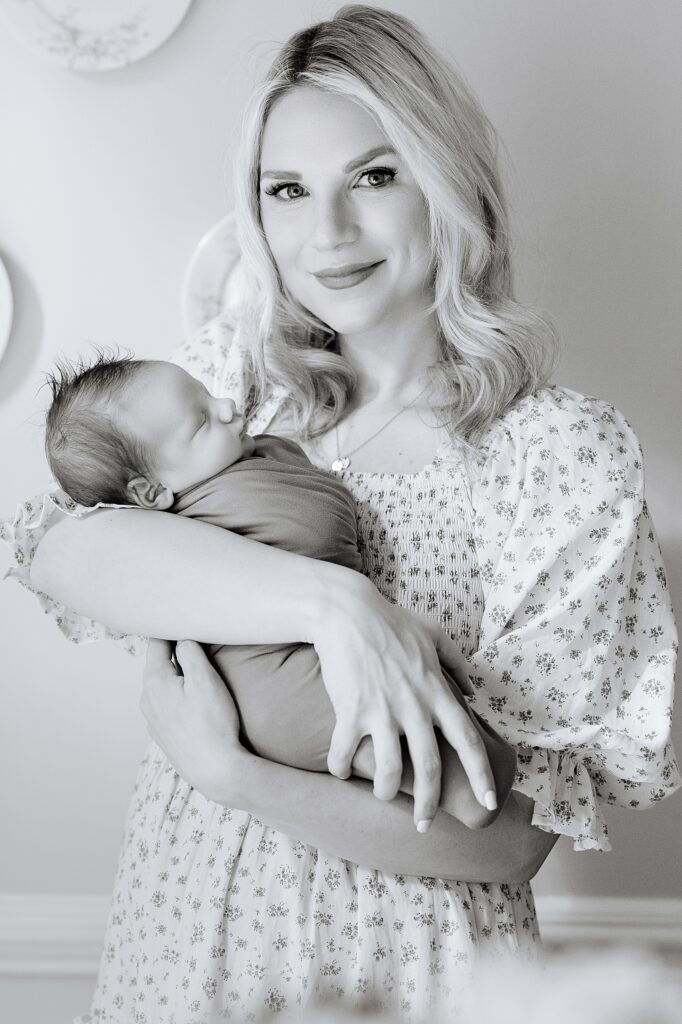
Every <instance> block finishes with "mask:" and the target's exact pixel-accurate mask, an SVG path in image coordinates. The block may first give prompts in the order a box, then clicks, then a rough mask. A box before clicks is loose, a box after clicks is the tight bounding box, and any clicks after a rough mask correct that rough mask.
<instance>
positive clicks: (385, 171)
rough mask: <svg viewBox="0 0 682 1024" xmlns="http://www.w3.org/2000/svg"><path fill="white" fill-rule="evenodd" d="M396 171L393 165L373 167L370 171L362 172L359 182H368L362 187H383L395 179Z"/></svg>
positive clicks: (361, 186)
mask: <svg viewBox="0 0 682 1024" xmlns="http://www.w3.org/2000/svg"><path fill="white" fill-rule="evenodd" d="M396 173H397V172H396V171H395V170H394V169H393V168H392V167H371V168H370V169H369V170H368V171H363V172H362V174H361V175H360V177H359V178H358V182H361V181H364V182H365V183H366V184H365V185H360V188H383V187H384V186H385V185H389V184H390V183H391V182H392V181H393V179H394V178H395V176H396Z"/></svg>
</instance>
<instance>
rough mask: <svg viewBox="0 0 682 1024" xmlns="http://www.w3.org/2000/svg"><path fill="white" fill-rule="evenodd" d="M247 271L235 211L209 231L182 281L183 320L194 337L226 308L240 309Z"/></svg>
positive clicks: (188, 333)
mask: <svg viewBox="0 0 682 1024" xmlns="http://www.w3.org/2000/svg"><path fill="white" fill-rule="evenodd" d="M243 281H244V278H243V272H242V264H241V261H240V253H239V246H238V244H237V234H236V229H235V217H234V214H233V213H230V214H228V215H227V217H223V218H222V220H219V221H218V223H217V224H214V226H213V227H212V228H211V229H210V231H207V232H206V234H205V235H204V237H203V238H202V239H201V241H200V242H199V244H198V246H197V247H196V249H195V250H194V254H193V255H192V258H191V260H190V261H189V265H188V267H187V270H186V272H185V279H184V281H183V284H182V322H183V325H184V328H185V333H186V334H187V335H188V336H190V335H192V334H195V333H196V332H197V331H198V330H200V329H201V328H202V327H203V326H204V324H206V323H208V321H209V320H212V319H213V317H214V316H217V315H218V313H220V312H221V311H222V310H223V309H237V308H238V307H239V305H240V303H241V297H242V294H243Z"/></svg>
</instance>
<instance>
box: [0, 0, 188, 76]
mask: <svg viewBox="0 0 682 1024" xmlns="http://www.w3.org/2000/svg"><path fill="white" fill-rule="evenodd" d="M191 2H192V0H115V2H112V0H3V2H2V4H0V11H2V13H3V14H4V15H5V17H6V18H8V20H9V23H10V25H11V26H12V27H13V28H14V29H15V31H16V32H17V33H18V34H19V35H20V36H21V38H22V39H23V40H24V42H26V43H27V44H28V45H29V46H30V47H31V49H33V50H37V51H38V52H39V53H40V54H41V55H42V56H44V57H47V58H48V59H49V60H52V61H56V63H57V64H61V65H62V67H66V68H70V69H71V70H72V71H111V70H113V69H114V68H120V67H124V66H125V65H126V64H132V63H133V62H134V61H136V60H140V58H141V57H146V56H147V54H148V53H151V52H152V50H155V49H156V48H157V47H158V46H160V45H161V43H163V42H165V40H166V39H168V37H169V36H170V35H171V34H172V33H173V32H174V31H175V29H176V28H177V27H178V25H179V24H180V22H181V21H182V19H183V18H184V16H185V14H186V12H187V9H188V7H189V5H190V4H191Z"/></svg>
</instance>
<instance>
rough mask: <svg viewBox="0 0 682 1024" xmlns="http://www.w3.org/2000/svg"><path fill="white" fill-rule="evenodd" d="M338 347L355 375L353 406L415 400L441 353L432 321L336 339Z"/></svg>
mask: <svg viewBox="0 0 682 1024" xmlns="http://www.w3.org/2000/svg"><path fill="white" fill-rule="evenodd" d="M339 348H340V351H341V352H342V354H343V355H344V356H345V357H346V359H347V360H348V361H349V362H350V364H351V366H352V367H353V369H354V370H355V372H356V374H357V379H358V383H357V386H356V389H355V394H354V396H353V403H352V404H353V406H355V407H357V406H363V405H367V404H369V403H372V404H376V405H378V406H381V405H384V404H386V405H390V404H391V403H395V402H398V403H403V402H406V401H409V400H410V399H411V398H414V393H415V390H418V389H419V387H422V388H423V387H424V385H425V384H426V383H427V380H428V370H429V368H430V367H432V366H433V365H434V364H435V363H437V362H438V360H439V358H440V354H441V350H440V342H439V337H438V331H437V328H436V325H435V323H434V322H431V321H428V320H426V321H424V322H423V323H421V324H420V325H418V327H417V328H415V326H414V325H405V326H398V327H396V328H395V329H393V330H391V331H390V332H388V331H386V330H385V329H381V330H376V331H367V332H365V333H363V334H356V335H343V336H340V337H339Z"/></svg>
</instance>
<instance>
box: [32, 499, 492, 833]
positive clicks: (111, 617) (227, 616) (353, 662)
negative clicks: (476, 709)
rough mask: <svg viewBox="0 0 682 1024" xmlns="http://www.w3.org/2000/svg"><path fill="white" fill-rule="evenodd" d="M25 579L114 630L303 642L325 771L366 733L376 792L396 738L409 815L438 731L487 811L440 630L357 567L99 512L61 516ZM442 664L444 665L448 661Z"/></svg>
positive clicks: (131, 512) (213, 530) (340, 769)
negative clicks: (327, 732)
mask: <svg viewBox="0 0 682 1024" xmlns="http://www.w3.org/2000/svg"><path fill="white" fill-rule="evenodd" d="M31 579H32V582H33V584H34V585H35V586H36V587H37V588H38V589H40V590H43V591H44V592H46V593H48V594H50V595H51V596H52V597H54V598H56V599H58V600H59V601H61V602H63V603H64V604H65V605H66V606H68V607H69V608H71V609H73V610H74V611H76V612H79V613H82V614H84V615H87V616H89V617H91V618H93V619H96V620H98V621H100V622H105V623H106V624H107V625H108V626H110V627H111V628H113V629H116V630H119V631H121V632H124V633H142V634H145V635H148V636H156V637H164V638H168V639H177V638H182V637H192V639H194V640H199V641H201V642H203V643H228V644H266V643H292V642H304V643H312V644H313V645H314V646H315V649H316V651H317V654H318V657H319V659H320V666H321V669H322V676H323V680H324V684H325V688H326V689H327V692H328V694H329V697H330V700H331V702H332V706H333V708H334V714H335V717H336V726H335V730H334V734H333V736H332V741H331V746H330V752H329V760H328V765H329V770H330V772H332V773H333V774H335V775H338V776H341V777H344V778H345V777H347V776H349V775H350V771H351V767H350V766H351V761H352V758H353V755H354V754H355V751H356V749H357V747H358V745H359V743H360V741H361V740H362V738H363V736H371V738H372V742H373V745H374V754H375V759H376V772H375V776H374V792H375V795H376V796H378V797H380V798H382V799H392V798H393V797H394V796H395V794H396V793H397V791H398V788H399V786H400V780H401V776H402V757H401V749H400V736H401V734H404V735H405V737H406V741H407V743H408V747H409V750H410V754H411V757H412V763H413V766H414V820H415V822H423V821H430V820H431V819H432V818H433V816H434V814H435V812H436V810H437V807H438V800H439V794H440V756H439V752H438V745H437V741H436V736H435V733H434V725H437V726H439V728H440V730H441V732H442V734H443V736H444V737H445V739H446V740H447V741H448V742H449V743H450V744H451V746H452V747H453V748H454V749H455V750H457V752H458V754H459V756H460V759H461V761H462V765H463V766H464V769H465V771H466V773H467V776H468V777H469V780H470V782H471V785H472V789H473V791H474V793H475V795H476V798H477V800H478V801H479V803H480V804H481V805H483V806H486V805H487V803H488V802H489V801H488V800H487V799H486V798H487V797H488V796H489V795H490V794H494V789H495V783H494V779H493V775H492V771H491V768H490V764H489V762H488V759H487V756H486V752H485V747H484V745H483V742H482V740H481V738H480V736H479V735H478V733H477V732H476V730H475V729H473V728H471V722H470V719H469V716H468V715H467V713H466V711H465V710H464V709H463V708H462V707H461V706H460V705H459V703H458V701H457V700H456V699H455V697H454V696H453V694H452V692H451V691H450V688H449V687H448V686H447V684H446V682H445V681H444V679H443V674H442V672H441V665H440V661H439V652H440V655H441V657H442V658H443V657H446V656H447V654H448V638H447V637H446V636H445V634H441V633H440V632H439V631H438V630H437V629H436V627H434V626H433V624H430V625H426V624H423V623H420V622H419V621H417V620H416V619H415V617H414V616H411V615H410V614H409V613H408V612H406V611H405V610H404V609H401V608H397V607H395V606H393V605H390V604H389V603H388V602H387V601H386V600H384V598H383V597H381V595H380V594H379V592H378V591H377V590H376V588H375V587H374V586H373V585H372V584H371V583H370V582H369V581H368V580H367V579H365V577H364V576H362V575H361V574H360V573H356V572H353V571H352V570H350V569H346V568H344V567H343V566H338V565H333V564H332V563H329V562H324V561H320V560H317V559H309V558H304V557H303V556H300V555H295V554H291V553H289V552H286V551H282V550H279V549H277V548H274V547H269V546H266V545H263V544H258V543H256V542H255V541H251V540H248V539H246V538H244V537H240V536H237V535H236V534H233V533H231V532H230V531H228V530H222V529H219V528H218V527H215V526H211V525H208V524H206V523H202V522H199V521H197V520H190V519H186V518H183V517H181V516H176V515H172V514H169V513H164V512H155V511H148V510H143V509H125V510H111V509H107V510H102V511H100V512H98V513H94V514H92V515H89V516H86V517H84V518H82V519H77V520H75V519H65V520H63V521H62V522H61V523H58V524H57V525H56V526H54V527H53V528H52V529H50V530H49V531H48V532H47V534H46V535H45V537H44V538H43V540H42V541H41V543H40V544H39V546H38V550H37V552H36V556H35V561H34V563H33V567H32V576H31ZM446 664H447V659H446Z"/></svg>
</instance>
